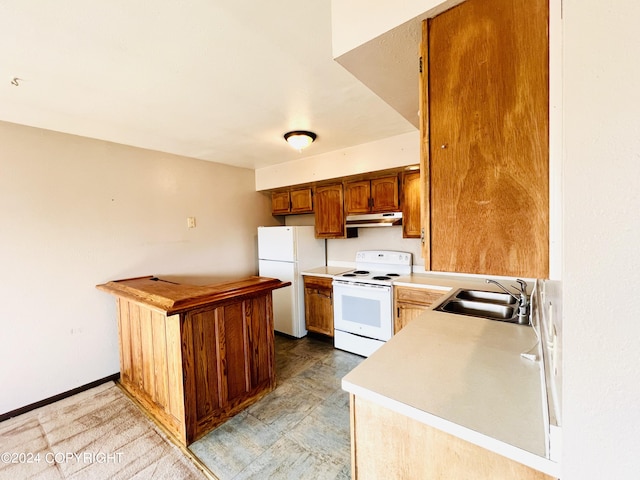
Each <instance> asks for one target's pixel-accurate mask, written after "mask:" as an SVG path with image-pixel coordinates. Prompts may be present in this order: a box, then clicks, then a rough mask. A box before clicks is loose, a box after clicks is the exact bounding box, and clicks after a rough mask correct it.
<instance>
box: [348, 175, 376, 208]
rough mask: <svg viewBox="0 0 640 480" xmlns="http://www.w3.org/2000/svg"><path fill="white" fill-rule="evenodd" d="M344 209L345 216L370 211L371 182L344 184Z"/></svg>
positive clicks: (362, 181)
mask: <svg viewBox="0 0 640 480" xmlns="http://www.w3.org/2000/svg"><path fill="white" fill-rule="evenodd" d="M344 208H345V211H346V212H347V215H351V214H354V213H369V212H370V211H371V182H370V181H369V180H361V181H358V182H347V183H345V184H344Z"/></svg>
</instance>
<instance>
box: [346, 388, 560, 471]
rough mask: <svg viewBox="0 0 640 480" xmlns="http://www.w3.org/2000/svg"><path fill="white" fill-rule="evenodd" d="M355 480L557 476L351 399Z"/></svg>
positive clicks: (380, 408)
mask: <svg viewBox="0 0 640 480" xmlns="http://www.w3.org/2000/svg"><path fill="white" fill-rule="evenodd" d="M350 412H351V477H352V478H353V479H354V480H377V479H380V480H393V479H398V480H400V479H418V478H425V479H429V478H433V479H439V480H459V479H466V478H472V479H474V480H513V479H518V480H552V478H553V477H550V476H549V475H546V474H544V473H542V472H539V471H537V470H534V469H532V468H530V467H527V466H525V465H522V464H521V463H518V462H516V461H514V460H511V459H509V458H506V457H503V456H502V455H498V454H497V453H494V452H491V451H489V450H486V449H484V448H482V447H479V446H477V445H474V444H472V443H469V442H467V441H465V440H462V439H460V438H458V437H455V436H453V435H450V434H448V433H445V432H442V431H440V430H438V429H436V428H434V427H431V426H429V425H426V424H424V423H421V422H419V421H417V420H414V419H412V418H409V417H407V416H405V415H402V414H400V413H396V412H394V411H391V410H388V409H386V408H384V407H381V406H379V405H377V404H375V403H373V402H370V401H368V400H364V399H362V398H361V397H358V396H354V395H353V394H352V395H351V404H350Z"/></svg>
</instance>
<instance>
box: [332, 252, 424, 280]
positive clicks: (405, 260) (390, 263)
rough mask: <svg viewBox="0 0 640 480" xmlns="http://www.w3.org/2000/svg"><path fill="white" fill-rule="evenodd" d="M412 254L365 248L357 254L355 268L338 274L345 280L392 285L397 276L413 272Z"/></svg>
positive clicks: (338, 277)
mask: <svg viewBox="0 0 640 480" xmlns="http://www.w3.org/2000/svg"><path fill="white" fill-rule="evenodd" d="M411 260H412V257H411V254H410V253H408V252H396V251H391V250H363V251H359V252H357V254H356V265H355V269H353V270H350V271H348V272H345V273H343V274H341V275H338V276H336V277H335V278H336V279H338V280H339V279H340V278H342V279H343V280H344V281H345V282H353V283H361V284H367V283H370V284H373V285H391V283H392V281H393V279H394V278H396V277H400V276H402V275H409V274H410V273H411Z"/></svg>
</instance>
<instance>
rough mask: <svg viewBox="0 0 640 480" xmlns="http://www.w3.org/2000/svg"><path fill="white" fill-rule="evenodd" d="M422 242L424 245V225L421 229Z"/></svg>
mask: <svg viewBox="0 0 640 480" xmlns="http://www.w3.org/2000/svg"><path fill="white" fill-rule="evenodd" d="M420 243H422V245H424V227H422V228H421V229H420Z"/></svg>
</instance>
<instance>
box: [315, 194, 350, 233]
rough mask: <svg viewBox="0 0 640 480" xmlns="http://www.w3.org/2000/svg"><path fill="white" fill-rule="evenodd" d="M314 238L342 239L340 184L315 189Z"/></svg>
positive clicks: (342, 222)
mask: <svg viewBox="0 0 640 480" xmlns="http://www.w3.org/2000/svg"><path fill="white" fill-rule="evenodd" d="M315 197H316V208H315V211H316V225H315V229H316V238H344V237H345V230H346V226H345V219H344V203H343V202H344V198H343V194H342V184H341V183H338V184H333V185H323V186H321V187H317V188H316V195H315Z"/></svg>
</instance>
